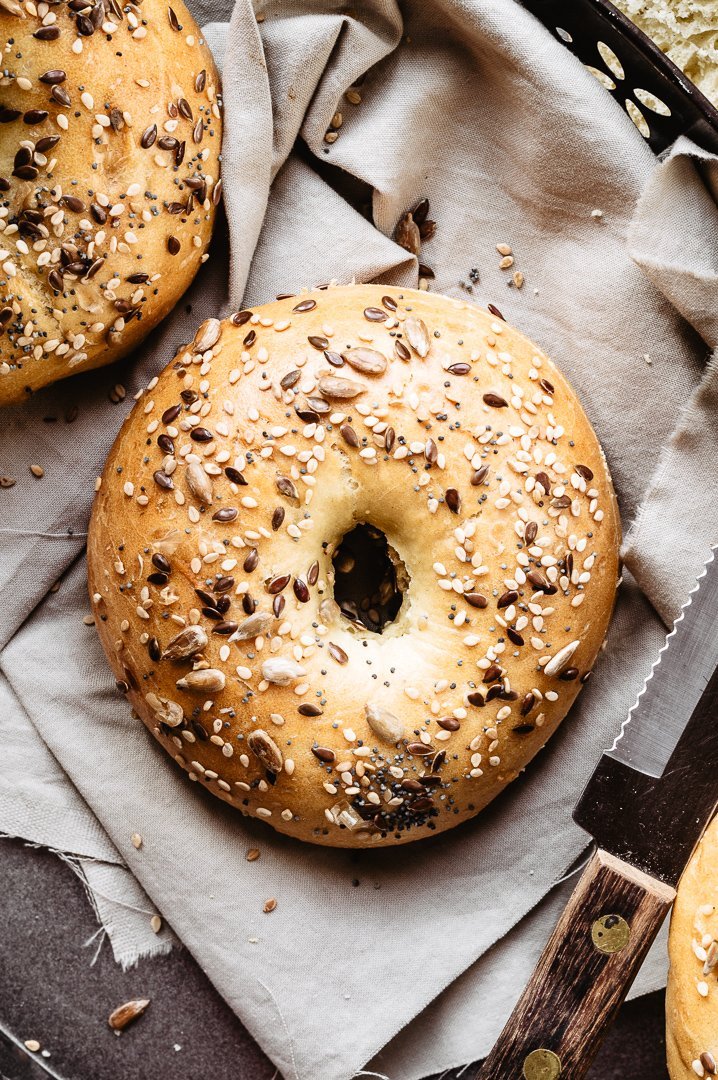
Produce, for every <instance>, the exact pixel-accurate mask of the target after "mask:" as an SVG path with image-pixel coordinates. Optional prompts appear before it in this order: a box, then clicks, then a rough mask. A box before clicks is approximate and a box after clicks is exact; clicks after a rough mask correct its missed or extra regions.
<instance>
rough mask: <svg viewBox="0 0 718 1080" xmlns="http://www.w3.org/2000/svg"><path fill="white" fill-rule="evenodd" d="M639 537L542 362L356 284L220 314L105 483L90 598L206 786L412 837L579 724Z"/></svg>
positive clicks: (163, 388) (141, 689)
mask: <svg viewBox="0 0 718 1080" xmlns="http://www.w3.org/2000/svg"><path fill="white" fill-rule="evenodd" d="M358 524H363V525H364V526H366V527H364V528H363V529H360V530H359V531H358V532H356V526H357V525H358ZM382 534H384V536H385V538H386V539H384V538H383V536H382ZM618 537H619V520H618V513H617V509H616V502H615V498H614V494H613V489H612V487H611V481H610V477H609V474H608V470H607V468H606V463H605V460H604V457H603V453H602V451H601V448H600V446H599V444H598V441H597V439H596V436H595V434H594V433H593V431H592V429H591V426H590V424H589V422H588V420H587V419H586V416H585V415H584V413H583V411H582V409H581V407H580V405H579V404H578V401H577V400H576V397H575V395H574V393H573V392H572V390H571V389H570V387H569V386H568V384H567V383H566V381H565V379H563V378H562V376H561V375H560V374H559V372H558V371H557V370H556V368H555V367H554V366H553V364H552V363H551V362H550V361H549V360H547V359H546V357H545V356H544V355H543V354H542V353H541V351H540V350H539V349H538V348H537V347H536V346H535V345H533V344H531V342H530V341H527V340H526V338H525V337H523V336H522V335H521V334H519V333H518V332H517V331H516V330H514V329H512V328H511V327H510V326H507V325H506V323H505V322H503V321H502V320H501V318H499V317H497V316H496V315H491V314H488V313H487V312H485V311H480V310H479V309H478V308H476V307H474V306H472V305H471V304H468V303H464V302H460V301H456V300H450V299H447V298H446V297H442V296H434V295H429V294H427V293H424V292H415V291H413V290H411V289H399V288H391V287H389V286H386V287H378V286H369V285H361V286H360V285H357V286H349V287H343V288H330V289H327V290H326V291H323V290H317V291H315V292H312V293H306V294H301V295H300V296H296V297H290V298H283V299H281V300H278V301H277V302H275V303H271V304H266V305H265V306H263V307H258V308H255V309H253V310H251V311H243V312H239V313H238V314H237V315H235V316H233V318H232V319H230V320H228V321H226V322H223V323H220V322H218V321H217V320H215V319H212V320H209V321H208V322H206V323H204V324H203V325H202V326H201V327H200V329H199V331H198V332H197V336H196V337H195V339H194V341H193V342H192V343H191V344H190V345H189V346H187V347H183V348H181V349H180V350H179V352H178V354H177V356H176V357H175V359H174V361H173V362H172V363H171V364H170V366H169V367H167V368H166V369H165V371H164V372H163V373H162V374H161V375H160V377H159V378H158V379H153V380H152V382H151V384H150V386H149V387H148V389H147V391H146V392H145V393H144V394H143V395H142V397H141V398H140V399H139V401H138V402H137V405H136V406H135V409H134V411H133V412H132V414H131V415H130V417H129V418H128V420H127V421H126V423H125V425H124V427H123V428H122V430H121V432H120V435H119V437H118V439H117V441H116V443H115V445H114V447H113V449H112V452H111V454H110V457H109V459H108V461H107V465H106V467H105V471H104V474H103V478H102V482H101V485H100V487H99V490H98V493H97V497H96V501H95V505H94V510H93V516H92V523H91V531H90V538H89V546H88V560H89V579H90V593H91V597H92V604H93V608H94V612H95V615H96V622H97V626H98V629H99V633H100V638H101V640H102V644H103V646H104V648H105V651H106V652H107V655H108V657H109V659H110V662H111V664H112V667H113V670H114V672H115V675H116V677H117V679H118V682H119V685H120V687H121V689H122V690H123V691H124V692H125V693H126V694H127V696H128V698H129V700H130V701H131V703H132V705H133V706H134V708H135V709H136V711H137V713H138V714H139V715H140V716H141V718H142V719H143V720H144V722H145V723H146V724H147V726H148V727H149V728H150V730H151V731H152V732H153V733H154V734H155V736H156V737H157V738H158V739H159V741H160V742H161V743H162V745H163V746H165V747H166V749H167V750H168V751H169V752H170V753H171V754H172V755H173V757H174V758H175V760H176V761H177V762H178V763H179V764H180V765H181V766H182V768H184V769H185V770H187V772H189V774H190V776H191V777H192V779H194V780H196V781H198V782H199V783H201V784H203V785H206V786H207V788H208V789H209V790H210V791H212V792H214V794H216V795H218V796H219V797H220V798H222V799H224V800H225V801H227V802H230V803H232V805H234V806H236V807H238V808H239V809H240V810H242V811H243V812H244V813H248V814H252V815H254V816H257V817H260V818H263V819H265V820H266V821H268V822H269V823H270V824H271V825H274V826H275V827H276V828H277V829H279V830H281V831H282V832H286V833H289V834H291V835H292V836H295V837H299V838H301V839H304V840H311V841H315V842H317V843H321V844H331V845H338V846H347V847H353V846H362V845H367V844H395V843H403V842H405V841H407V840H412V839H416V838H419V837H423V836H429V835H431V834H432V833H435V832H439V831H441V830H443V829H448V828H450V827H451V826H453V825H457V824H458V823H459V822H461V821H464V820H465V819H466V818H469V817H471V816H472V815H473V814H475V813H477V812H478V811H479V810H480V809H481V808H482V807H483V806H485V805H486V803H488V802H489V801H490V800H491V799H493V798H494V796H495V795H496V794H497V793H498V792H499V791H500V790H501V789H502V788H503V787H504V786H505V785H506V784H507V783H509V781H510V780H513V779H514V777H515V776H517V774H518V773H519V772H520V771H521V770H522V769H523V768H524V766H525V765H526V764H527V763H528V762H529V761H530V759H531V758H532V757H533V755H534V754H535V753H536V752H537V750H539V748H540V747H541V746H542V745H543V744H544V742H545V741H546V739H547V738H548V737H549V735H551V733H552V732H553V731H554V730H555V729H556V727H557V725H558V724H559V722H560V720H561V719H562V718H563V717H564V716H565V714H566V712H567V711H568V709H569V707H570V705H571V703H572V702H573V700H574V698H575V697H576V695H577V693H578V691H579V689H580V687H581V684H582V683H583V682H584V681H585V679H586V678H587V677H588V675H589V673H590V671H591V668H592V667H593V663H594V660H595V659H596V654H597V652H598V650H599V648H600V647H601V643H602V642H603V639H604V634H605V632H606V627H607V625H608V621H609V618H610V614H611V610H612V607H613V600H614V594H615V590H616V581H617V568H618ZM399 593H402V594H403V596H402V597H399ZM337 601H338V602H339V603H337ZM340 609H341V610H340ZM342 612H344V613H342ZM382 626H383V632H382V633H376V632H374V631H375V630H378V629H381V627H382Z"/></svg>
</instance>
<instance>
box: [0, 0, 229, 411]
mask: <svg viewBox="0 0 718 1080" xmlns="http://www.w3.org/2000/svg"><path fill="white" fill-rule="evenodd" d="M173 3H174V0H173ZM168 11H169V12H171V14H168ZM0 36H1V37H2V39H3V41H4V42H5V49H4V51H3V57H2V68H3V70H2V71H0V120H1V121H2V123H0V405H4V404H8V403H10V402H16V401H22V400H23V399H24V398H26V397H27V395H28V394H29V393H31V392H32V391H33V390H37V389H38V388H39V387H41V386H45V385H47V384H48V383H51V382H54V381H55V380H56V379H60V378H63V377H65V376H67V375H72V374H75V373H77V372H79V371H86V370H88V369H90V368H94V367H99V366H101V365H103V364H109V363H111V362H112V361H114V360H117V359H119V357H121V356H123V355H125V354H126V353H128V352H129V351H130V350H131V349H133V348H134V347H135V346H136V345H137V344H138V343H139V342H140V341H141V340H142V339H143V338H144V337H145V336H146V334H148V333H149V331H150V330H151V329H152V327H153V326H155V325H156V324H157V323H158V322H159V321H160V320H161V319H162V318H164V316H165V315H166V314H167V313H168V311H169V310H170V309H171V308H172V307H173V305H174V304H175V303H176V301H177V300H178V299H179V297H180V296H181V295H182V293H183V292H184V290H185V289H186V288H187V286H188V285H189V283H190V281H191V280H192V278H193V277H194V275H195V273H196V271H197V268H198V267H199V265H200V262H202V261H203V259H204V258H205V257H206V256H205V252H206V249H207V246H208V244H209V240H210V236H211V232H212V224H213V221H214V216H215V203H216V201H218V199H219V194H220V190H221V185H219V184H218V177H219V153H220V143H221V117H220V101H219V98H218V93H219V81H218V75H217V71H216V69H215V66H214V63H213V61H212V56H211V53H210V51H209V49H208V47H207V45H206V44H205V42H204V39H203V38H202V36H201V32H200V30H199V28H198V27H197V25H196V23H195V22H194V20H193V19H192V17H191V15H190V14H189V12H188V11H187V9H186V7H185V6H184V4H183V3H182V0H178V2H177V3H176V4H174V7H173V8H170V9H168V7H167V5H166V4H165V3H163V2H162V0H141V2H136V0H132V2H130V3H125V4H122V3H120V2H119V0H87V7H86V8H82V9H79V4H78V2H77V0H73V3H72V4H71V3H69V2H68V0H57V2H54V3H47V2H42V0H41V2H39V3H37V4H36V3H35V0H0Z"/></svg>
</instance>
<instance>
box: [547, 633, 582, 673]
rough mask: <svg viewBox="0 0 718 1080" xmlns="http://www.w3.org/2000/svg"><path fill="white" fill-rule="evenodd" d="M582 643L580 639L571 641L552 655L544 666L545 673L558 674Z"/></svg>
mask: <svg viewBox="0 0 718 1080" xmlns="http://www.w3.org/2000/svg"><path fill="white" fill-rule="evenodd" d="M580 644H581V642H580V641H570V642H569V643H568V645H564V647H563V648H562V649H559V651H558V652H557V653H556V654H555V655H554V656H552V657H551V659H550V660H549V662H548V664H547V665H546V667H545V668H544V674H546V675H558V674H560V672H562V671H563V669H564V668H565V667H566V665H567V664H568V662H569V660H570V659H571V657H572V656H573V654H574V653H575V652H576V649H577V648H578V647H579V645H580Z"/></svg>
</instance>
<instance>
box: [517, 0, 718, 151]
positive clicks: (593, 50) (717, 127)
mask: <svg viewBox="0 0 718 1080" xmlns="http://www.w3.org/2000/svg"><path fill="white" fill-rule="evenodd" d="M522 3H523V5H524V7H525V8H527V9H528V10H529V11H531V12H532V13H533V14H534V15H535V16H536V17H537V18H538V19H539V20H540V21H541V22H542V23H543V24H544V26H546V27H547V28H548V29H549V30H550V31H551V32H552V33H553V34H555V35H556V36H557V37H558V38H559V39H560V40H561V41H563V43H564V44H565V45H566V47H567V48H569V49H570V50H571V52H573V53H574V54H575V55H576V56H577V57H578V58H579V60H581V61H583V63H584V64H586V66H587V67H589V68H590V69H592V70H593V71H594V74H597V77H599V78H600V80H601V82H602V83H603V84H604V86H606V89H607V91H608V92H609V93H611V94H612V95H613V96H614V97H615V98H616V100H617V101H618V102H619V103H620V104H621V106H622V107H623V108H624V109H625V111H626V112H627V113H628V115H629V116H630V117H631V119H632V120H633V121H634V123H635V124H636V126H637V127H638V129H639V131H641V133H642V134H643V135H644V137H645V138H646V140H647V142H648V143H649V145H650V146H651V148H652V149H653V150H654V151H655V153H656V154H660V153H661V152H662V151H663V150H665V149H667V147H669V146H671V144H672V143H674V142H675V140H676V139H677V138H678V136H679V135H687V136H688V137H689V138H691V139H693V141H694V142H696V143H697V144H698V145H699V146H702V147H703V148H704V149H706V150H711V151H713V152H716V153H718V109H716V108H715V106H714V105H712V104H711V102H710V101H709V100H708V98H707V97H705V95H704V94H702V93H701V92H700V90H699V89H698V87H697V86H695V85H694V84H693V83H692V82H691V81H690V79H688V78H686V76H685V75H684V74H683V72H682V71H680V69H679V68H677V67H676V65H675V64H674V63H673V62H672V61H671V60H669V59H668V57H667V56H665V55H664V54H663V53H662V52H661V50H660V49H659V48H658V46H657V45H654V43H653V42H652V41H651V40H650V38H648V37H647V36H646V35H645V34H644V33H643V31H642V30H639V29H638V27H637V26H636V25H635V24H634V23H632V22H631V20H630V19H627V18H626V16H625V15H623V14H622V12H620V11H617V9H616V8H615V7H614V6H613V4H611V3H609V0H522Z"/></svg>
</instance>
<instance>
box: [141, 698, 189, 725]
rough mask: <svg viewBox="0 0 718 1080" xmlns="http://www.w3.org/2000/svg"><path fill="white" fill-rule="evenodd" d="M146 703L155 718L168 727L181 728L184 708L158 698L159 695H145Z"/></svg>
mask: <svg viewBox="0 0 718 1080" xmlns="http://www.w3.org/2000/svg"><path fill="white" fill-rule="evenodd" d="M145 701H146V702H147V704H148V705H149V707H150V708H151V709H152V712H153V713H154V714H155V718H156V719H157V720H159V721H160V722H161V723H163V724H167V727H179V725H180V724H181V723H182V721H183V720H184V712H183V711H182V706H181V705H178V704H177V702H176V701H169V700H168V699H167V698H161V697H158V696H157V694H145Z"/></svg>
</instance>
